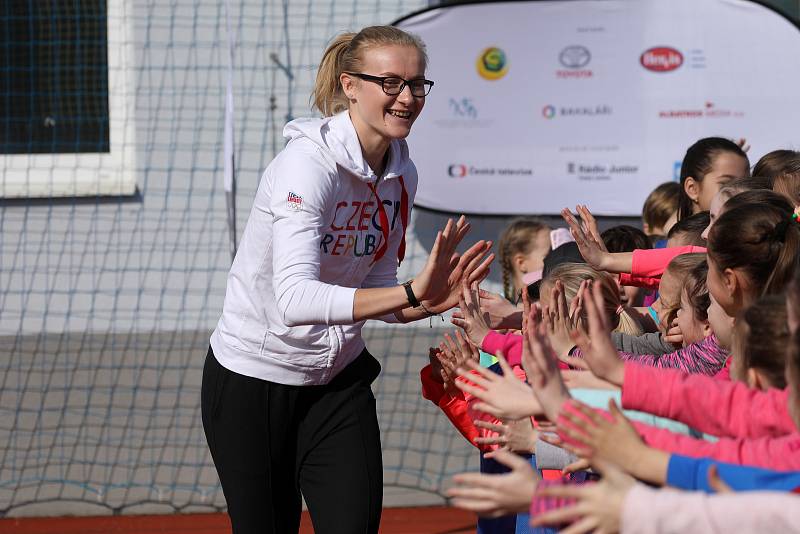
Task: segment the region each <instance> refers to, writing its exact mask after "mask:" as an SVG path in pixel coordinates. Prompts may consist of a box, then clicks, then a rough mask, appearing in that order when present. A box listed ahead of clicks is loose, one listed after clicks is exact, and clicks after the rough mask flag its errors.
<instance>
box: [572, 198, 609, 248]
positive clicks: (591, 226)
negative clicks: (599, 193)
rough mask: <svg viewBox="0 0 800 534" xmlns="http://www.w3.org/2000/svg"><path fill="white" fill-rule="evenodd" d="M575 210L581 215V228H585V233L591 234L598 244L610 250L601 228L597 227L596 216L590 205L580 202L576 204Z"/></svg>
mask: <svg viewBox="0 0 800 534" xmlns="http://www.w3.org/2000/svg"><path fill="white" fill-rule="evenodd" d="M575 211H577V212H578V215H580V216H581V228H583V231H584V233H585V234H586V235H587V236H591V237H592V239H593V240H594V242H595V243H597V246H599V247H600V248H601V249H602V250H603V251H605V252H608V248H607V247H606V244H605V243H604V242H603V238H602V237H601V236H600V230H598V229H597V220H596V219H595V218H594V215H592V212H591V211H589V206H587V205H586V204H578V205H577V206H575Z"/></svg>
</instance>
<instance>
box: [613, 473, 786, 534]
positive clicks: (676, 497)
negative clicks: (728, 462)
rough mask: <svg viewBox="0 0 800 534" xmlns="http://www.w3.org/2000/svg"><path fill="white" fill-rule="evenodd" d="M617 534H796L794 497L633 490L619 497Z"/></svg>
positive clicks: (783, 494) (641, 488) (639, 487)
mask: <svg viewBox="0 0 800 534" xmlns="http://www.w3.org/2000/svg"><path fill="white" fill-rule="evenodd" d="M620 532H621V534H634V533H635V534H668V533H670V534H671V533H680V534H695V533H697V534H707V533H720V534H721V533H725V534H727V533H729V532H738V533H742V534H762V533H764V532H787V533H800V496H798V495H795V494H791V493H779V492H767V491H753V492H743V493H730V494H724V495H709V494H706V493H698V492H685V491H675V490H669V489H662V490H655V489H651V488H648V487H647V486H645V485H643V484H636V485H635V486H634V487H633V488H631V490H630V491H629V492H628V494H627V495H626V496H625V500H624V502H623V506H622V521H621V529H620Z"/></svg>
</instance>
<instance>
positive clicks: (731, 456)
mask: <svg viewBox="0 0 800 534" xmlns="http://www.w3.org/2000/svg"><path fill="white" fill-rule="evenodd" d="M564 410H569V411H571V412H572V413H573V414H575V415H578V417H581V418H583V417H584V416H583V415H581V414H580V412H578V411H577V409H576V408H575V407H574V406H573V405H572V403H571V402H567V403H565V404H564V406H563V407H562V412H563V411H564ZM597 412H598V413H600V414H603V415H604V416H605V417H607V418H610V417H611V416H610V414H609V413H608V412H604V411H602V410H597ZM632 424H633V426H634V427H635V428H636V430H637V431H638V432H639V434H640V435H641V436H642V439H643V440H644V442H645V443H646V444H647V445H649V446H650V447H653V448H655V449H660V450H663V451H667V452H670V453H674V454H680V455H683V456H690V457H693V458H700V457H707V458H712V459H714V460H719V461H721V462H728V463H732V464H740V465H751V466H754V467H765V468H768V469H773V470H776V471H790V470H791V471H797V470H800V432H797V431H795V432H794V433H792V434H787V435H785V436H780V437H763V438H757V439H747V438H721V439H719V440H717V441H714V442H711V441H706V440H702V439H696V438H692V437H689V436H685V435H682V434H676V433H674V432H671V431H669V430H664V429H661V428H655V427H653V426H650V425H646V424H643V423H639V422H636V421H632ZM558 426H559V427H560V428H559V436H560V437H561V439H562V440H564V441H565V442H567V443H570V444H572V445H577V446H580V447H585V446H586V445H585V444H584V443H582V442H581V441H580V440H576V439H573V438H571V437H570V436H568V435H566V434H565V433H564V432H562V431H561V429H563V428H572V429H575V425H573V424H572V423H571V422H570V421H569V420H568V419H566V418H565V417H564V415H563V413H562V415H561V416H559V418H558ZM578 432H580V430H578Z"/></svg>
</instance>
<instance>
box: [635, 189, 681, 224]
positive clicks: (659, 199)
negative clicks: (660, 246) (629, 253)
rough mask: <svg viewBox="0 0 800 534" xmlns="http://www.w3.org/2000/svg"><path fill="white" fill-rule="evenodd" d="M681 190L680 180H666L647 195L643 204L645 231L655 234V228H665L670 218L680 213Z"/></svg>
mask: <svg viewBox="0 0 800 534" xmlns="http://www.w3.org/2000/svg"><path fill="white" fill-rule="evenodd" d="M680 191H681V186H680V184H678V182H664V183H663V184H661V185H659V186H658V187H656V188H655V189H653V191H652V192H651V193H650V194H649V195H647V199H645V201H644V206H642V223H644V229H645V233H647V234H648V235H654V234H653V229H654V228H661V229H663V228H664V225H665V224H667V221H668V220H669V218H670V217H672V216H673V215H675V214H676V213H678V197H679V196H680ZM664 233H665V234H666V232H664Z"/></svg>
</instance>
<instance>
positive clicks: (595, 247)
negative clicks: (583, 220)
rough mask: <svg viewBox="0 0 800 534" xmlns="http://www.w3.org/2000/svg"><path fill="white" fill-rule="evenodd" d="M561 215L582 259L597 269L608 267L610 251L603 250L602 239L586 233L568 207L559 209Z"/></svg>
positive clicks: (601, 269) (602, 269)
mask: <svg viewBox="0 0 800 534" xmlns="http://www.w3.org/2000/svg"><path fill="white" fill-rule="evenodd" d="M587 211H588V210H587ZM561 217H562V218H563V219H564V221H565V222H566V223H567V225H568V226H569V233H570V234H572V238H573V239H574V240H575V244H576V245H578V250H579V251H580V253H581V256H583V259H584V260H586V263H588V264H589V265H591V266H592V267H594V268H595V269H597V270H598V271H605V270H606V269H607V267H608V265H607V263H608V261H609V259H610V253H609V252H608V251H606V250H605V245H603V244H602V243H603V241H602V240H599V239H598V238H595V236H593V235H592V234H591V233H588V232H587V231H586V230H585V229H584V228H583V226H582V225H581V224H580V223H579V222H578V219H576V218H575V216H574V215H573V214H572V212H571V211H569V208H564V209H563V210H561Z"/></svg>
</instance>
